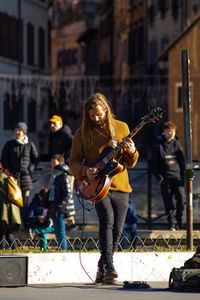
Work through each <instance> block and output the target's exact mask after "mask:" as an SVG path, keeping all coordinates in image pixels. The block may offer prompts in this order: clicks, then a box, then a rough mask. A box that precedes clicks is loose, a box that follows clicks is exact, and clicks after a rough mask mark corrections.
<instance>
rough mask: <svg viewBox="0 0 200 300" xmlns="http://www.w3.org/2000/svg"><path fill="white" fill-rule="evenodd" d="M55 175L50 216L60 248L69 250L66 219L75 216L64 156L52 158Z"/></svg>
mask: <svg viewBox="0 0 200 300" xmlns="http://www.w3.org/2000/svg"><path fill="white" fill-rule="evenodd" d="M51 167H52V169H53V173H52V175H51V177H50V184H49V185H50V194H49V203H50V205H49V216H50V217H52V218H53V223H54V228H55V235H56V238H57V240H58V243H59V248H61V249H62V250H67V241H66V229H65V218H67V219H68V218H69V219H70V220H71V219H72V218H73V217H74V215H75V207H74V200H73V198H72V191H71V184H70V179H69V175H70V174H71V172H70V169H69V167H68V165H66V164H65V160H64V156H63V155H61V154H55V155H53V156H52V158H51Z"/></svg>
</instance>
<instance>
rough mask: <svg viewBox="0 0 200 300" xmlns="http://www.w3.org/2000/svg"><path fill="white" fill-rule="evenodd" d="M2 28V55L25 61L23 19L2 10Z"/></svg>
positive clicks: (0, 35)
mask: <svg viewBox="0 0 200 300" xmlns="http://www.w3.org/2000/svg"><path fill="white" fill-rule="evenodd" d="M0 28H1V30H0V56H3V57H5V58H8V59H12V60H15V61H20V62H23V21H22V20H18V19H17V18H15V17H11V16H8V15H7V14H5V13H1V12H0ZM2 28H3V30H2Z"/></svg>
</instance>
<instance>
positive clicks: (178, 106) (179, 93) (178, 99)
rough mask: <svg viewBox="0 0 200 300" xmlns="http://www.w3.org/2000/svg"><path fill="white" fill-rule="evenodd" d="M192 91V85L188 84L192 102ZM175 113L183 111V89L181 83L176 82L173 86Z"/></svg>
mask: <svg viewBox="0 0 200 300" xmlns="http://www.w3.org/2000/svg"><path fill="white" fill-rule="evenodd" d="M192 90H193V84H192V82H190V91H189V93H190V98H191V102H192ZM175 111H176V112H182V111H183V88H182V83H181V82H177V83H176V85H175Z"/></svg>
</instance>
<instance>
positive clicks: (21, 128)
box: [15, 122, 27, 135]
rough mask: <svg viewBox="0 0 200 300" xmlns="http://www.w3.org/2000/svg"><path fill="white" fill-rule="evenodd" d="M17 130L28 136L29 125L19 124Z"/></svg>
mask: <svg viewBox="0 0 200 300" xmlns="http://www.w3.org/2000/svg"><path fill="white" fill-rule="evenodd" d="M15 129H19V130H21V131H23V132H24V134H25V135H26V134H27V125H26V123H24V122H18V123H17V124H16V126H15Z"/></svg>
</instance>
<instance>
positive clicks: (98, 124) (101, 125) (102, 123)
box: [93, 117, 107, 128]
mask: <svg viewBox="0 0 200 300" xmlns="http://www.w3.org/2000/svg"><path fill="white" fill-rule="evenodd" d="M106 122H107V120H106V117H105V118H104V119H103V120H101V121H99V122H98V123H97V122H94V121H93V124H94V126H95V127H97V128H103V127H105V125H106Z"/></svg>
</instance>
